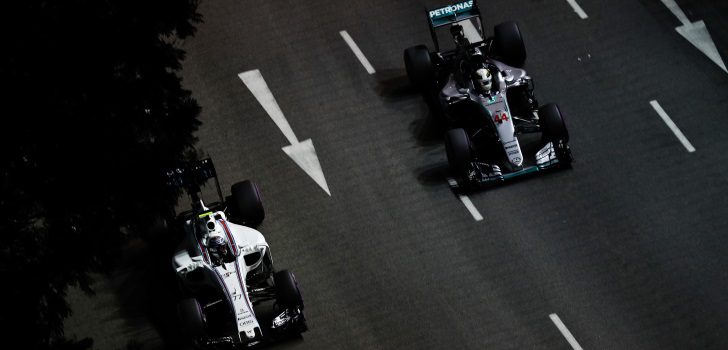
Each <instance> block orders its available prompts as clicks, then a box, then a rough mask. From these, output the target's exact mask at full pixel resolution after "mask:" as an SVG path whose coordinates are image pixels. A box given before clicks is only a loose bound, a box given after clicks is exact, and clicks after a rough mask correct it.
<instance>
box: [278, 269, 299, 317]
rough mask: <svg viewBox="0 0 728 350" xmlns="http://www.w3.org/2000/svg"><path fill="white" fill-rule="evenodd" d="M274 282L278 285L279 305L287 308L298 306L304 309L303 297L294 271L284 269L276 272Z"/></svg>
mask: <svg viewBox="0 0 728 350" xmlns="http://www.w3.org/2000/svg"><path fill="white" fill-rule="evenodd" d="M273 283H274V284H275V286H276V293H277V295H278V298H277V299H276V300H277V301H278V305H280V306H282V307H285V308H295V307H298V308H300V309H301V310H303V297H301V290H300V289H299V288H298V281H297V280H296V276H294V275H293V272H291V271H288V270H282V271H278V272H276V273H274V274H273Z"/></svg>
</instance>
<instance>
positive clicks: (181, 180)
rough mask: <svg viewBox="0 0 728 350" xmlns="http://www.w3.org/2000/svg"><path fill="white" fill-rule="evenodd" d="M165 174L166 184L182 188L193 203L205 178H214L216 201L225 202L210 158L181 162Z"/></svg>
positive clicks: (195, 201) (197, 197) (198, 197)
mask: <svg viewBox="0 0 728 350" xmlns="http://www.w3.org/2000/svg"><path fill="white" fill-rule="evenodd" d="M165 175H166V178H167V186H170V187H176V188H183V189H184V190H185V191H187V194H188V195H189V196H190V197H191V198H192V203H193V205H196V203H198V202H199V200H200V192H201V189H202V186H204V185H205V183H207V180H209V179H214V180H215V189H216V190H217V195H218V197H219V202H217V203H220V204H222V203H224V202H225V198H224V197H223V195H222V190H221V189H220V182H219V181H218V179H217V171H215V165H214V164H213V163H212V159H210V158H205V159H202V160H198V161H193V162H188V163H184V164H181V165H180V166H178V167H176V168H174V169H169V170H167V172H166V174H165ZM211 207H212V206H211ZM180 215H182V214H180Z"/></svg>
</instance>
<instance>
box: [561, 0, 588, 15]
mask: <svg viewBox="0 0 728 350" xmlns="http://www.w3.org/2000/svg"><path fill="white" fill-rule="evenodd" d="M566 2H568V3H569V5H571V8H572V9H574V12H576V14H577V15H579V17H580V18H581V19H587V18H589V16H587V15H586V12H584V10H582V9H581V6H579V4H578V3H577V2H576V0H566Z"/></svg>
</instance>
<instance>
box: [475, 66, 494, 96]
mask: <svg viewBox="0 0 728 350" xmlns="http://www.w3.org/2000/svg"><path fill="white" fill-rule="evenodd" d="M474 80H475V84H476V86H477V87H478V88H480V89H482V90H483V92H486V93H488V92H490V89H491V87H492V86H493V80H492V75H491V74H490V71H489V70H488V69H487V68H480V69H478V70H476V71H475V79H474Z"/></svg>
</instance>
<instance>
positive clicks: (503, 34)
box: [493, 22, 526, 67]
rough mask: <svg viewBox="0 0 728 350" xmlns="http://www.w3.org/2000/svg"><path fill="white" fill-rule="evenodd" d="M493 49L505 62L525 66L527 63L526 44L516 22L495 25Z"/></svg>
mask: <svg viewBox="0 0 728 350" xmlns="http://www.w3.org/2000/svg"><path fill="white" fill-rule="evenodd" d="M493 49H494V50H495V53H496V55H497V56H498V57H500V58H501V60H502V61H503V63H505V64H507V65H509V66H513V67H523V64H524V63H526V45H525V44H523V37H522V36H521V30H520V29H519V28H518V24H517V23H516V22H503V23H501V24H499V25H497V26H495V38H494V40H493Z"/></svg>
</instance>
